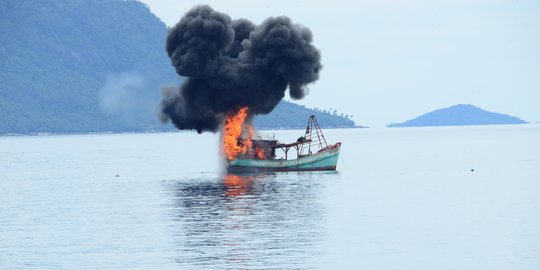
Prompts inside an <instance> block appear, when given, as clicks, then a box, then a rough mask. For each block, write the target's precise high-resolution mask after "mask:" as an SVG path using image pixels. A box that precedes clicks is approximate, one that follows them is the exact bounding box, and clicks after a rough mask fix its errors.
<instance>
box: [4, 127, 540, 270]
mask: <svg viewBox="0 0 540 270" xmlns="http://www.w3.org/2000/svg"><path fill="white" fill-rule="evenodd" d="M302 135H303V131H302V130H281V131H263V132H262V134H261V136H263V137H267V138H271V137H274V136H275V138H277V139H280V140H282V141H283V142H291V141H295V140H296V138H298V137H300V136H302ZM325 136H326V137H325V138H326V140H327V141H328V143H334V142H337V141H341V142H342V149H341V157H340V160H339V163H338V170H337V172H311V173H310V172H302V173H291V172H289V173H272V174H258V175H241V176H237V175H227V174H225V173H224V170H223V162H222V161H221V158H220V154H219V143H218V140H219V137H218V136H217V135H212V134H203V135H198V134H196V133H191V132H177V133H156V134H106V135H103V134H102V135H65V136H64V135H62V136H23V137H0V268H1V269H416V270H417V269H426V270H427V269H429V270H432V269H540V195H539V193H540V126H539V125H509V126H474V127H431V128H395V129H386V128H381V129H376V128H373V129H336V130H325Z"/></svg>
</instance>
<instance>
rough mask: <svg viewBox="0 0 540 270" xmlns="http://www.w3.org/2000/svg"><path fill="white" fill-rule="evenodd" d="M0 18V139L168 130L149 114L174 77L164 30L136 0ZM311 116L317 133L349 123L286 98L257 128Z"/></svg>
mask: <svg viewBox="0 0 540 270" xmlns="http://www.w3.org/2000/svg"><path fill="white" fill-rule="evenodd" d="M0 14H2V16H0V25H2V27H0V40H2V43H1V44H0V70H1V71H2V72H0V81H1V82H2V83H1V84H0V134H35V133H85V132H146V131H169V130H175V128H174V127H173V126H172V125H171V124H170V123H168V124H162V123H160V122H159V120H158V117H157V110H158V104H159V101H160V98H161V93H160V86H161V85H163V84H165V85H178V84H180V83H181V78H180V77H179V76H178V75H177V74H176V73H175V70H174V67H172V66H171V64H170V60H169V58H168V57H167V54H166V52H165V37H166V35H167V26H166V25H165V24H164V23H163V22H162V21H161V20H160V19H159V18H157V17H156V16H155V15H154V14H153V13H152V12H150V10H149V8H148V7H147V6H146V5H145V4H144V3H142V2H139V1H121V0H112V1H110V0H95V1H0ZM178 16H179V18H180V16H181V14H179V15H178ZM332 107H334V106H332ZM311 114H316V115H317V118H318V119H319V122H320V124H321V126H323V127H355V126H356V125H355V123H354V122H353V121H352V120H351V117H350V116H348V115H342V114H338V113H337V111H335V110H317V109H309V108H306V107H304V106H301V105H297V104H294V103H290V102H287V101H282V102H281V103H280V104H279V105H278V106H277V108H276V109H275V110H274V111H273V112H272V113H271V114H269V115H264V116H257V117H255V126H257V127H258V128H263V129H270V128H300V127H305V124H306V123H307V116H309V115H311Z"/></svg>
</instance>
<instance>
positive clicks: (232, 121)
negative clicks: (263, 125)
mask: <svg viewBox="0 0 540 270" xmlns="http://www.w3.org/2000/svg"><path fill="white" fill-rule="evenodd" d="M247 116H248V107H242V108H240V109H239V110H238V111H237V112H236V113H234V114H227V115H226V117H225V122H224V124H223V134H222V137H223V151H224V153H225V157H226V158H227V160H233V159H235V158H237V157H238V156H239V155H243V156H248V157H253V158H257V159H265V155H264V152H263V150H262V149H261V148H259V147H257V146H255V147H253V141H252V137H253V133H254V131H253V126H251V125H250V124H249V123H246V117H247Z"/></svg>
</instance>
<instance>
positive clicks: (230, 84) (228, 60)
mask: <svg viewBox="0 0 540 270" xmlns="http://www.w3.org/2000/svg"><path fill="white" fill-rule="evenodd" d="M312 41H313V36H312V34H311V31H310V30H309V29H308V28H306V27H304V26H301V25H299V24H294V23H293V22H292V21H291V19H289V18H288V17H284V16H281V17H271V18H268V19H266V20H265V21H264V22H262V23H261V24H260V25H255V24H253V23H252V22H250V21H248V20H246V19H237V20H231V18H230V17H229V16H228V15H226V14H224V13H220V12H217V11H214V10H213V9H212V8H211V7H209V6H206V5H203V6H196V7H194V8H193V9H191V10H190V11H188V12H187V13H186V14H185V16H184V17H183V18H182V19H181V20H180V21H179V22H178V23H177V24H176V25H175V26H174V27H173V28H171V29H170V30H169V33H168V36H167V41H166V50H167V53H168V55H169V57H170V59H171V62H172V65H173V66H174V67H175V69H176V72H177V73H178V74H179V75H180V76H184V77H186V78H185V79H184V81H183V84H182V85H181V86H180V88H174V87H163V88H162V92H163V98H162V101H161V105H160V119H161V120H162V121H163V122H166V121H169V120H170V121H171V122H172V123H173V124H174V125H175V126H176V127H177V128H179V129H182V130H185V129H193V130H197V132H199V133H201V132H204V131H212V132H215V131H217V129H218V128H219V126H220V124H221V123H222V121H223V118H224V116H225V115H226V114H227V113H230V112H235V111H237V110H238V109H239V108H241V107H245V106H247V107H249V113H250V115H255V114H267V113H270V112H271V111H272V110H273V109H274V108H275V107H276V105H277V104H278V103H279V102H280V101H281V99H282V98H283V97H284V96H285V91H286V90H287V89H289V95H290V96H291V98H293V99H301V98H303V97H304V96H305V95H306V94H307V85H308V84H310V83H313V82H315V81H316V80H318V79H319V72H320V70H321V68H322V65H321V63H320V60H321V56H320V52H319V51H318V49H317V48H315V47H314V46H313V45H312Z"/></svg>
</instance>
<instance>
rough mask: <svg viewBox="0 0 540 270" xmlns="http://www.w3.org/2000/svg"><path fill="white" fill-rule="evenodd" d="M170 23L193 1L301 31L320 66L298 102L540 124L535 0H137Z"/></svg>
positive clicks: (391, 116)
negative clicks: (481, 113)
mask: <svg viewBox="0 0 540 270" xmlns="http://www.w3.org/2000/svg"><path fill="white" fill-rule="evenodd" d="M142 2H145V3H146V4H148V6H149V7H150V9H151V10H152V12H153V13H154V14H156V15H157V16H158V17H159V18H161V19H162V20H163V22H165V24H167V25H168V26H173V25H174V24H176V22H178V20H179V19H180V18H181V17H182V16H183V15H184V13H185V12H186V11H187V10H189V9H190V8H192V7H193V6H195V5H197V4H209V5H210V6H211V7H212V8H214V9H215V10H218V11H221V12H224V13H227V14H229V15H230V16H231V18H232V19H235V18H246V19H249V20H251V21H253V22H254V23H257V24H258V23H260V22H262V21H263V20H264V19H266V18H268V17H271V16H280V15H286V16H289V17H290V18H291V19H292V20H293V21H294V22H296V23H299V24H302V25H304V26H306V27H308V28H310V29H311V31H312V32H313V36H314V45H315V46H316V47H317V48H319V49H320V51H321V54H322V63H323V65H324V68H323V70H322V72H321V78H320V79H319V81H317V82H316V83H315V84H313V85H311V86H310V94H309V95H308V96H306V97H305V98H304V99H303V100H301V101H295V102H297V103H300V104H304V105H306V106H309V107H319V108H322V109H329V108H336V109H337V110H338V112H340V113H344V114H352V115H354V120H355V122H356V123H357V124H360V125H368V126H372V127H377V126H385V125H386V124H388V123H396V122H402V121H405V120H408V119H410V118H413V117H416V116H418V115H420V114H423V113H426V112H429V111H432V110H434V109H439V108H444V107H449V106H451V105H455V104H460V103H467V104H473V105H475V106H478V107H481V108H483V109H485V110H488V111H495V112H500V113H505V114H510V115H514V116H517V117H520V118H522V119H523V120H526V121H530V122H540V1H537V0H533V1H517V0H516V1H498V0H485V1H483V0H479V1H471V0H463V1H462V0H451V1H433V0H417V1H416V0H410V1H400V0H395V1H390V0H364V1H362V0H360V1H343V0H333V1H328V0H325V1H322V0H259V1H256V0H227V1H223V0H219V1H217V0H210V1H205V2H200V1H190V0H174V1H173V0H143V1H142Z"/></svg>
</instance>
